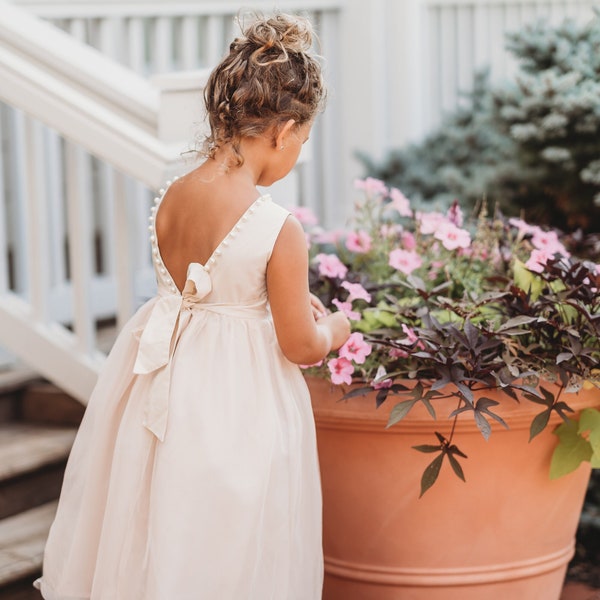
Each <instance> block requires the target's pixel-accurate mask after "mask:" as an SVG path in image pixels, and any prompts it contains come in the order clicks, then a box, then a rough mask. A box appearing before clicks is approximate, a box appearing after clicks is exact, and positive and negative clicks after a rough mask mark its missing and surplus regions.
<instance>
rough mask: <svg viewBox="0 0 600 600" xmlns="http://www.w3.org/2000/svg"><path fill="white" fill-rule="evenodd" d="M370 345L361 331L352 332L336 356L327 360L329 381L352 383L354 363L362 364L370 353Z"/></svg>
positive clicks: (338, 383)
mask: <svg viewBox="0 0 600 600" xmlns="http://www.w3.org/2000/svg"><path fill="white" fill-rule="evenodd" d="M371 350H372V348H371V345H370V344H369V343H368V342H365V339H364V337H363V334H362V333H352V334H350V337H349V338H348V339H347V340H346V343H345V344H344V345H343V346H342V347H341V348H340V349H339V350H338V358H332V359H331V360H329V361H328V362H327V367H328V368H329V372H330V373H331V382H332V383H333V384H335V385H340V384H342V383H346V384H348V385H350V384H351V383H352V375H353V373H354V365H353V363H354V364H357V365H362V364H363V363H364V362H365V360H366V359H367V356H369V354H371Z"/></svg>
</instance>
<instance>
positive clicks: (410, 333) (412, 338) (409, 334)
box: [402, 323, 419, 344]
mask: <svg viewBox="0 0 600 600" xmlns="http://www.w3.org/2000/svg"><path fill="white" fill-rule="evenodd" d="M402 331H403V332H404V334H405V335H406V341H408V342H409V343H410V344H414V343H415V342H418V341H419V338H418V337H417V334H416V333H415V330H414V329H413V328H412V327H409V326H408V325H407V324H406V323H402Z"/></svg>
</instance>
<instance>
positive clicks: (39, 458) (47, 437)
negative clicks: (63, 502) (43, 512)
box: [0, 422, 76, 539]
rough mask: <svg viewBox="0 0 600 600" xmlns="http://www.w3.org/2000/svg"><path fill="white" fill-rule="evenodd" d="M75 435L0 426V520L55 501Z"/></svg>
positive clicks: (33, 427) (64, 430)
mask: <svg viewBox="0 0 600 600" xmlns="http://www.w3.org/2000/svg"><path fill="white" fill-rule="evenodd" d="M75 433H76V429H75V428H74V427H48V426H41V425H35V424H30V423H19V422H15V423H0V519H3V518H5V517H8V516H11V515H15V514H17V513H19V512H22V511H24V510H27V509H30V508H33V507H36V506H39V505H41V504H44V503H46V502H49V501H50V500H54V499H55V498H57V497H58V495H59V493H60V487H61V484H62V478H63V473H64V467H65V464H66V461H67V458H68V456H69V452H70V450H71V446H72V445H73V440H74V439H75ZM0 539H2V538H0Z"/></svg>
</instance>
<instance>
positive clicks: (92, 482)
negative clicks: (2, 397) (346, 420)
mask: <svg viewBox="0 0 600 600" xmlns="http://www.w3.org/2000/svg"><path fill="white" fill-rule="evenodd" d="M163 195H164V194H163ZM161 199H162V198H158V199H157V200H156V202H157V204H158V206H160V200H161ZM156 210H157V208H154V209H153V213H154V211H156ZM288 214H289V213H288V212H287V211H286V210H284V209H283V208H281V207H280V206H278V205H276V204H274V203H273V202H272V201H271V199H270V197H269V196H268V195H266V196H262V197H260V198H258V199H257V200H256V201H255V202H254V203H253V204H252V205H251V206H250V207H249V208H248V210H247V211H246V212H245V214H244V215H243V216H242V217H241V218H240V220H239V221H238V222H237V224H236V225H235V226H234V227H233V229H232V230H231V231H230V233H229V234H228V235H227V237H226V238H225V239H224V240H223V241H222V242H221V244H219V246H218V247H217V248H216V249H215V251H214V252H213V254H212V256H211V257H210V259H209V260H208V261H207V263H206V265H205V266H203V265H201V264H199V263H191V264H190V265H189V268H188V278H187V282H186V284H185V287H184V290H183V292H182V293H180V292H179V290H178V289H177V288H176V287H175V284H174V282H173V279H172V278H171V276H170V275H169V273H168V271H167V270H166V268H165V266H164V264H163V262H162V259H161V256H160V250H159V248H158V245H157V242H156V232H155V230H154V226H153V224H152V226H151V228H150V229H151V231H152V235H151V241H152V252H153V256H154V261H155V270H156V277H157V282H158V294H157V296H156V297H154V298H152V299H151V300H149V301H148V302H147V303H146V304H144V305H143V306H142V307H141V308H140V309H139V310H138V311H137V313H136V314H135V315H134V316H133V317H132V318H131V319H130V321H129V322H128V323H127V325H126V326H125V327H124V329H123V330H122V332H121V333H120V335H119V337H118V339H117V341H116V343H115V345H114V347H113V350H112V351H111V353H110V355H109V357H108V358H107V361H106V363H105V366H104V368H103V371H102V373H101V375H100V378H99V380H98V383H97V386H96V388H95V390H94V392H93V394H92V397H91V399H90V402H89V405H88V408H87V410H86V413H85V417H84V420H83V422H82V424H81V427H80V430H79V433H78V435H77V439H76V440H75V444H74V446H73V449H72V452H71V455H70V458H69V462H68V465H67V470H66V474H65V479H64V483H63V489H62V492H61V497H60V501H59V505H58V512H57V515H56V518H55V521H54V523H53V525H52V528H51V530H50V535H49V539H48V542H47V545H46V549H45V553H44V565H43V576H42V578H41V579H40V580H37V581H36V582H35V585H36V587H39V588H40V589H41V592H42V595H43V597H44V598H45V599H46V600H84V599H85V600H88V599H91V600H319V599H320V598H321V586H322V569H323V557H322V546H321V490H320V480H319V470H318V462H317V453H316V441H315V429H314V421H313V416H312V411H311V406H310V399H309V394H308V391H307V388H306V385H305V383H304V379H303V377H302V375H301V373H300V371H299V369H298V367H297V366H296V365H294V364H292V363H291V362H289V361H288V360H287V359H286V358H285V357H284V355H283V354H282V352H281V350H280V348H279V345H278V343H277V339H276V336H275V332H274V328H273V322H272V319H271V317H270V313H269V307H268V299H267V291H266V281H265V279H266V267H267V262H268V260H269V257H270V255H271V252H272V249H273V245H274V243H275V241H276V238H277V236H278V234H279V231H280V229H281V227H282V225H283V223H284V221H285V219H286V217H287V216H288ZM151 221H152V223H154V221H153V218H152V217H151Z"/></svg>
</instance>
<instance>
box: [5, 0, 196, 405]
mask: <svg viewBox="0 0 600 600" xmlns="http://www.w3.org/2000/svg"><path fill="white" fill-rule="evenodd" d="M203 77H206V74H201V73H198V72H197V73H195V74H194V75H193V76H192V81H193V85H190V81H186V80H185V78H184V77H182V76H178V77H175V78H173V77H171V78H169V77H163V78H162V79H161V81H160V83H161V84H162V89H161V88H159V87H157V86H156V85H151V84H150V83H149V82H147V81H146V80H144V79H143V78H141V77H139V76H137V75H135V74H134V73H133V72H131V71H129V70H127V69H125V68H123V67H120V66H119V65H116V64H114V63H113V62H112V61H110V60H108V59H107V58H105V57H104V56H102V55H101V54H99V53H98V52H97V51H95V50H93V49H91V48H88V47H86V46H83V45H82V44H80V43H79V42H77V41H76V40H74V39H73V38H72V37H71V36H68V35H66V34H64V33H63V32H61V31H58V30H56V28H54V27H53V26H51V25H49V24H47V23H43V22H41V21H38V20H37V19H35V18H33V17H31V16H29V15H28V14H26V13H23V12H22V11H20V10H17V9H15V8H14V7H12V6H9V5H7V4H4V3H0V81H2V86H0V98H1V99H2V100H3V102H4V103H5V105H4V107H3V112H2V121H1V122H0V129H1V133H2V135H3V140H4V143H3V146H2V169H1V170H0V173H2V181H1V182H0V183H1V185H0V200H1V201H0V248H2V251H3V252H2V256H1V258H0V344H2V345H3V346H5V347H6V348H8V349H9V350H10V351H11V352H13V353H14V354H16V355H17V356H19V357H21V358H23V359H24V360H26V361H27V362H28V363H29V364H30V365H31V366H32V367H34V368H35V369H36V370H38V371H39V372H40V373H42V374H43V375H45V376H46V377H48V378H49V379H51V380H54V381H56V382H57V383H58V384H59V385H61V387H63V388H64V389H65V390H67V391H68V392H70V393H72V394H73V395H74V396H76V397H78V398H80V399H82V400H85V399H86V398H87V396H88V395H89V391H90V389H91V387H92V386H93V383H94V381H95V378H96V374H97V371H98V368H99V366H100V364H101V361H102V356H101V355H100V354H99V352H98V350H97V344H96V339H95V331H96V327H95V325H96V320H97V319H98V318H99V317H100V318H101V317H106V316H110V317H114V316H116V317H117V321H118V323H122V322H123V320H125V319H126V318H128V317H129V316H130V315H131V313H132V311H133V309H134V308H135V307H136V305H137V304H139V301H140V297H139V296H140V293H143V292H141V290H142V287H141V284H142V283H143V282H142V281H141V280H143V279H144V277H146V278H147V276H148V274H149V270H150V264H151V263H150V257H149V253H148V244H147V240H146V237H147V231H146V224H147V214H148V210H149V202H148V200H149V198H148V191H147V189H148V188H154V189H156V188H158V187H159V185H160V182H163V181H164V180H165V179H166V178H167V177H168V176H169V174H170V173H172V172H174V171H178V172H179V171H180V170H181V168H182V166H181V164H180V163H181V161H180V156H179V154H180V151H181V150H182V149H183V148H185V141H186V138H187V137H188V136H187V131H186V130H185V129H182V128H181V127H183V122H184V121H185V118H184V117H185V115H186V113H187V123H189V122H190V120H193V119H194V118H195V119H196V120H198V119H199V114H200V113H199V112H198V111H197V110H196V107H195V106H194V104H195V98H196V97H197V96H198V95H199V94H200V93H201V82H202V78H203ZM190 100H191V102H190ZM174 104H176V105H177V106H178V110H177V111H175V114H176V115H177V116H178V117H181V121H180V120H179V119H178V118H176V119H171V120H170V127H169V132H168V137H167V136H165V135H164V134H163V132H162V131H161V129H163V128H164V123H163V121H164V120H165V118H166V117H165V111H166V113H167V115H169V114H171V113H172V112H173V105H174ZM185 127H189V125H187V124H186V125H185ZM161 135H162V137H161ZM176 139H179V140H180V141H179V142H178V143H177V142H175V140H176ZM140 191H143V192H144V193H143V195H142V194H140V193H139V192H140ZM142 196H143V197H142ZM100 206H101V208H102V210H101V211H100V210H98V208H99V207H100ZM100 222H101V223H102V225H103V229H102V230H103V231H104V232H105V237H104V239H103V240H102V242H103V243H102V251H99V249H98V248H99V245H98V244H97V243H95V242H96V241H97V237H98V236H97V232H98V230H99V229H100V228H99V227H98V224H99V223H100ZM142 223H143V231H142ZM131 224H133V227H131ZM142 248H143V249H142ZM136 276H137V278H138V282H137V283H138V285H137V286H134V282H135V279H136Z"/></svg>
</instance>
